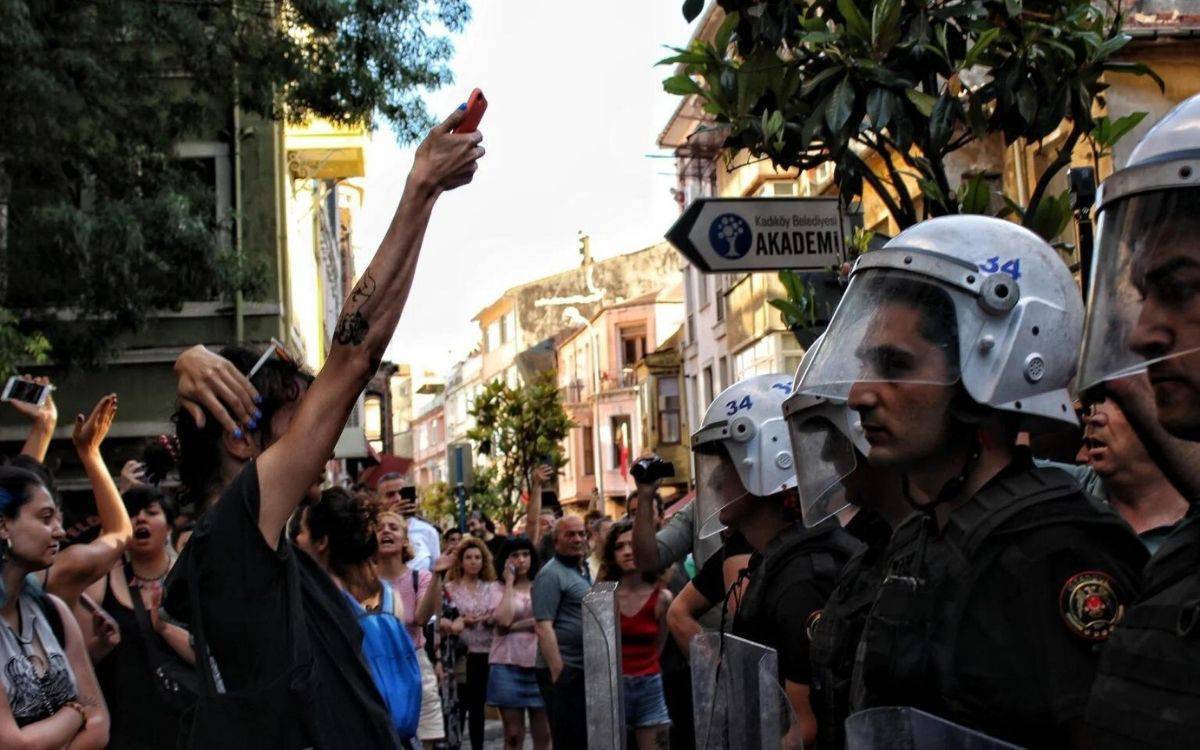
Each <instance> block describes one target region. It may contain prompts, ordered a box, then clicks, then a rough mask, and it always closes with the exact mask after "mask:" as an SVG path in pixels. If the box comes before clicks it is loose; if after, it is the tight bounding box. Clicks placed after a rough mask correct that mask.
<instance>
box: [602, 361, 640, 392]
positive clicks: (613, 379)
mask: <svg viewBox="0 0 1200 750" xmlns="http://www.w3.org/2000/svg"><path fill="white" fill-rule="evenodd" d="M636 385H637V375H636V374H635V373H634V371H633V368H632V367H622V368H621V369H620V370H617V371H615V372H602V373H600V390H601V391H617V390H621V389H622V388H633V387H635V386H636Z"/></svg>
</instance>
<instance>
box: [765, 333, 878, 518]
mask: <svg viewBox="0 0 1200 750" xmlns="http://www.w3.org/2000/svg"><path fill="white" fill-rule="evenodd" d="M823 339H824V336H822V337H820V338H818V339H817V340H816V341H815V342H813V345H812V346H811V347H809V348H808V351H806V352H805V353H804V359H803V360H801V362H800V366H799V367H798V368H797V369H796V377H795V380H794V381H793V384H792V395H790V396H788V397H787V398H786V399H785V400H784V402H783V416H784V419H786V420H787V425H788V434H789V436H790V438H791V443H792V457H793V463H794V464H795V467H796V492H797V494H798V495H799V497H800V512H801V515H802V516H803V518H804V524H805V525H806V526H816V525H817V524H819V523H821V522H822V521H824V520H825V519H826V518H829V517H830V516H832V515H833V514H835V513H837V512H839V511H841V510H843V509H844V508H846V507H847V506H849V505H850V502H849V500H848V499H847V497H846V491H845V487H844V486H843V485H842V480H843V479H845V478H846V477H848V476H850V473H851V472H853V471H854V469H855V468H856V467H857V466H858V454H862V455H864V456H865V455H867V453H869V452H870V449H871V446H870V444H869V443H868V442H867V437H866V435H865V434H864V433H863V430H862V422H861V420H860V419H859V416H858V412H856V411H854V410H853V409H851V408H850V407H849V406H847V405H846V401H845V400H844V399H836V398H827V397H825V396H810V395H807V394H804V393H800V392H799V391H798V390H797V387H798V386H799V384H800V381H801V380H803V379H804V373H805V370H807V368H808V366H809V365H810V364H811V363H812V361H813V359H814V358H815V355H816V352H817V350H818V349H819V348H820V347H821V342H822V340H823Z"/></svg>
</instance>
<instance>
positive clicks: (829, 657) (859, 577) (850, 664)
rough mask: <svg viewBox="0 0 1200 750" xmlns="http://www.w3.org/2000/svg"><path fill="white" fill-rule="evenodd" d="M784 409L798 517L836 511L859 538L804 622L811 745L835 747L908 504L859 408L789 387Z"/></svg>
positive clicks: (812, 522)
mask: <svg viewBox="0 0 1200 750" xmlns="http://www.w3.org/2000/svg"><path fill="white" fill-rule="evenodd" d="M820 345H821V339H818V340H817V342H816V343H814V344H813V346H812V347H811V348H809V350H808V351H807V352H806V353H805V355H804V361H802V362H801V363H800V367H799V368H798V369H797V370H796V378H795V383H796V384H798V383H800V381H801V380H802V379H803V376H804V371H805V368H806V365H807V364H808V363H810V362H811V361H812V357H813V355H814V353H815V352H816V351H817V349H818V348H819V347H820ZM794 387H795V386H793V389H794ZM783 414H784V417H785V418H786V419H787V423H788V432H789V434H790V436H791V443H792V454H793V455H794V456H795V464H796V492H797V494H798V496H799V500H800V510H801V514H802V516H803V519H804V523H805V524H806V525H808V526H816V525H818V524H820V523H821V522H823V521H825V519H827V518H829V517H830V516H833V515H835V514H836V515H837V516H838V517H839V519H841V520H843V521H844V522H845V523H844V527H845V529H846V531H847V532H849V533H850V534H851V535H852V536H854V537H855V538H857V539H858V540H859V541H861V542H862V543H863V549H861V550H860V551H859V552H858V553H857V554H856V555H854V557H852V558H851V559H850V561H849V562H847V563H846V565H845V566H844V567H843V568H842V571H841V573H839V574H838V577H837V581H836V583H835V585H834V589H833V591H832V593H831V594H830V595H829V599H828V601H826V602H825V606H824V607H823V608H822V609H821V610H820V611H819V612H818V613H817V614H816V615H814V616H813V618H812V624H811V625H810V626H809V627H808V628H807V635H808V638H809V641H810V644H809V655H810V658H811V660H812V683H811V686H810V687H811V694H810V700H811V703H812V707H813V712H814V713H815V714H816V717H817V729H818V742H817V746H818V747H821V748H824V749H831V748H841V747H844V746H845V744H846V740H845V727H844V722H845V720H846V717H847V716H848V715H849V705H850V679H851V676H852V674H853V668H854V650H855V648H856V647H857V645H858V641H859V637H860V636H861V635H862V628H863V625H864V624H865V623H866V619H867V613H868V612H869V611H870V608H871V604H872V603H873V602H874V601H875V593H876V589H877V587H878V584H879V582H880V581H882V580H883V573H882V567H881V564H882V558H883V552H884V550H885V549H886V548H887V544H888V541H889V540H890V539H891V537H892V530H893V529H894V528H896V527H897V526H899V525H900V523H901V522H902V521H903V520H904V519H905V518H907V517H908V516H909V515H910V514H911V512H912V508H911V507H910V506H909V505H908V504H907V503H906V502H905V501H904V498H903V495H902V493H901V492H900V477H899V475H898V474H897V473H896V472H894V471H892V470H891V469H887V468H884V467H873V466H871V465H870V463H869V462H868V461H867V460H866V454H867V453H868V452H870V445H869V444H868V443H867V439H866V435H865V434H864V433H863V430H862V425H861V422H860V421H859V420H858V414H857V412H855V411H853V410H852V409H850V408H849V407H848V406H847V405H846V403H845V401H844V400H839V399H833V398H825V397H822V396H806V395H804V394H802V393H799V392H794V393H793V394H792V395H791V396H789V397H788V398H787V399H786V400H785V401H784V402H783ZM847 517H848V518H847Z"/></svg>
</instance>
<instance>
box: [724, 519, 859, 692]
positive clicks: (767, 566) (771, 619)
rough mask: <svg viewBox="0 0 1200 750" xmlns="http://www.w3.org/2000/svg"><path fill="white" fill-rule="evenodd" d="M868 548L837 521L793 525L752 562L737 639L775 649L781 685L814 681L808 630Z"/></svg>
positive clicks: (735, 631) (737, 617) (738, 616)
mask: <svg viewBox="0 0 1200 750" xmlns="http://www.w3.org/2000/svg"><path fill="white" fill-rule="evenodd" d="M862 546H863V545H862V543H861V542H859V541H858V540H857V539H855V538H854V537H853V536H851V535H850V534H849V533H847V532H846V530H845V529H843V528H842V527H841V525H840V524H839V523H838V522H837V520H836V519H833V518H831V519H828V520H827V521H825V522H823V523H821V524H818V525H817V526H814V527H812V528H805V527H804V526H803V525H801V524H798V523H797V524H794V525H792V526H789V527H788V528H786V529H784V530H783V531H781V532H780V533H779V534H778V535H777V536H776V537H775V538H774V539H773V540H771V543H770V544H768V545H767V546H766V548H765V549H763V550H762V551H761V552H756V553H755V554H754V555H753V556H752V557H751V558H750V564H749V567H748V568H747V570H748V571H749V574H750V583H749V584H748V585H747V586H746V591H745V593H744V594H743V595H742V598H741V601H740V602H739V603H738V610H737V614H736V615H735V616H734V620H733V634H734V635H736V636H739V637H741V638H745V639H747V640H751V641H754V642H755V643H759V644H762V645H764V646H768V647H770V648H773V649H775V650H776V651H777V652H778V653H779V678H780V680H781V681H783V680H786V681H789V682H794V683H797V684H800V685H808V684H809V683H810V682H811V674H812V667H811V662H810V660H809V653H808V645H809V644H808V634H807V629H808V626H809V625H811V624H812V623H811V619H812V618H813V617H815V616H816V615H818V614H819V613H820V611H821V608H822V607H823V606H824V605H825V602H826V600H828V599H829V594H830V592H832V591H833V585H834V582H835V580H836V579H837V575H838V573H839V572H840V571H841V569H842V567H843V566H844V565H845V564H846V562H847V561H849V559H850V558H851V557H852V556H854V555H855V554H857V553H858V552H859V551H860V550H861V549H862Z"/></svg>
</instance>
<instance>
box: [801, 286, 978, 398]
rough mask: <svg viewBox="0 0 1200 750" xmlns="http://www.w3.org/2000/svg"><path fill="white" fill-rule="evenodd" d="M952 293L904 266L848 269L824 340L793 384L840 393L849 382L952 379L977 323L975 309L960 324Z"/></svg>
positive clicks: (846, 391)
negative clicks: (848, 278)
mask: <svg viewBox="0 0 1200 750" xmlns="http://www.w3.org/2000/svg"><path fill="white" fill-rule="evenodd" d="M959 296H960V293H959V292H957V291H956V290H951V289H950V288H949V287H948V286H946V285H945V284H943V283H942V282H939V281H936V280H933V279H930V278H929V277H926V276H920V275H917V274H914V273H909V272H906V271H898V270H894V269H867V270H865V271H863V272H861V273H858V274H855V276H854V278H853V279H851V281H850V286H849V287H848V288H847V289H846V294H845V296H843V297H842V301H841V304H839V305H838V309H837V312H835V313H834V316H833V320H832V321H830V324H829V330H828V331H827V332H826V334H825V341H826V342H827V345H824V346H822V347H821V348H820V350H818V351H817V353H816V355H815V356H814V357H813V361H812V364H811V365H810V366H809V367H808V370H807V371H806V372H805V373H804V375H803V377H802V378H801V381H800V384H799V386H798V391H799V392H800V393H804V394H808V395H814V396H824V397H826V398H834V399H845V398H847V397H848V396H849V393H850V389H851V388H852V387H853V386H854V385H855V384H856V383H867V382H886V383H900V382H903V383H926V384H937V385H949V384H951V383H955V382H957V381H958V379H959V377H960V374H961V373H960V370H959V352H960V351H961V349H962V347H963V346H964V345H969V343H970V342H973V341H974V340H975V339H976V337H977V334H978V333H979V326H980V319H979V316H968V317H967V320H966V321H965V322H962V323H960V321H959V316H958V314H957V312H956V308H955V304H956V303H955V300H956V298H957V297H959ZM971 304H974V301H971ZM964 327H965V328H969V330H964ZM834 342H836V346H835V345H833V343H834ZM964 342H966V343H965V344H964Z"/></svg>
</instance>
